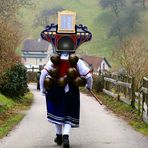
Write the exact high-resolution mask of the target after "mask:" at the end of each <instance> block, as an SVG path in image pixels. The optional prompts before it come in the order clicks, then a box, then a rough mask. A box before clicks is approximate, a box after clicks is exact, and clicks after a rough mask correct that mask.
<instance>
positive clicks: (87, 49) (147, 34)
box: [19, 0, 148, 62]
mask: <svg viewBox="0 0 148 148" xmlns="http://www.w3.org/2000/svg"><path fill="white" fill-rule="evenodd" d="M32 1H33V2H34V3H35V4H36V6H35V7H33V8H32V9H29V8H25V9H21V10H20V13H19V19H20V21H21V22H22V23H23V25H24V31H23V32H24V35H25V37H26V38H28V37H31V38H39V36H40V32H41V31H42V30H43V29H44V28H43V27H33V21H34V19H35V16H37V15H39V13H40V12H41V11H42V10H44V9H49V10H52V9H54V8H57V7H60V8H62V9H67V10H71V11H76V13H77V24H84V25H86V26H87V27H88V29H89V30H90V31H91V32H92V34H93V38H92V41H91V42H88V43H86V44H84V45H82V46H81V47H80V48H79V49H78V51H77V52H80V53H85V54H90V55H95V56H103V57H107V58H108V59H109V61H110V62H113V61H112V58H111V55H112V51H113V49H114V48H115V43H116V38H110V39H109V38H108V37H107V34H108V32H109V29H110V26H111V24H112V22H113V14H112V13H111V11H110V10H109V9H105V10H104V9H102V8H101V7H100V5H99V0H91V1H90V0H50V1H49V0H44V1H40V0H32ZM140 15H141V18H142V19H141V20H142V21H141V23H140V24H139V27H138V29H137V31H136V32H135V33H133V34H132V35H131V36H133V37H134V36H136V37H137V36H138V37H139V38H141V39H144V40H145V42H148V29H146V26H147V25H148V8H145V11H141V12H140ZM50 22H51V23H57V14H55V15H52V16H51V17H50Z"/></svg>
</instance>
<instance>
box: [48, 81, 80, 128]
mask: <svg viewBox="0 0 148 148" xmlns="http://www.w3.org/2000/svg"><path fill="white" fill-rule="evenodd" d="M46 105H47V118H48V120H49V121H50V122H52V123H55V124H60V125H63V124H70V125H71V126H72V127H79V118H80V93H79V88H78V87H76V86H73V85H70V84H69V91H68V92H67V93H65V90H64V88H62V87H59V86H56V85H55V86H53V87H52V88H51V89H49V90H48V91H47V94H46Z"/></svg>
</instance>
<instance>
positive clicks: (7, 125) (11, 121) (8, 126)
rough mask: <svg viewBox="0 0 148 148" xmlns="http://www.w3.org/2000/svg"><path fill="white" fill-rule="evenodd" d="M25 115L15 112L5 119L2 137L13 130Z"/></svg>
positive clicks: (1, 128)
mask: <svg viewBox="0 0 148 148" xmlns="http://www.w3.org/2000/svg"><path fill="white" fill-rule="evenodd" d="M23 117H24V114H14V115H12V116H11V117H10V118H8V119H7V120H5V122H4V123H3V124H2V125H0V138H3V137H4V136H6V135H7V134H8V133H9V131H10V130H12V129H13V128H14V127H15V125H16V124H17V123H18V122H20V121H21V120H22V119H23Z"/></svg>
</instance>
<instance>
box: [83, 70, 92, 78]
mask: <svg viewBox="0 0 148 148" xmlns="http://www.w3.org/2000/svg"><path fill="white" fill-rule="evenodd" d="M89 73H91V71H89V72H88V73H87V74H85V75H83V76H84V77H85V76H87V75H88V74H89Z"/></svg>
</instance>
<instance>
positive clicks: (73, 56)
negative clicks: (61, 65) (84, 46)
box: [69, 54, 79, 65]
mask: <svg viewBox="0 0 148 148" xmlns="http://www.w3.org/2000/svg"><path fill="white" fill-rule="evenodd" d="M78 60H79V58H78V56H77V55H76V54H71V55H70V56H69V62H70V64H71V65H76V64H77V62H78Z"/></svg>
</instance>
